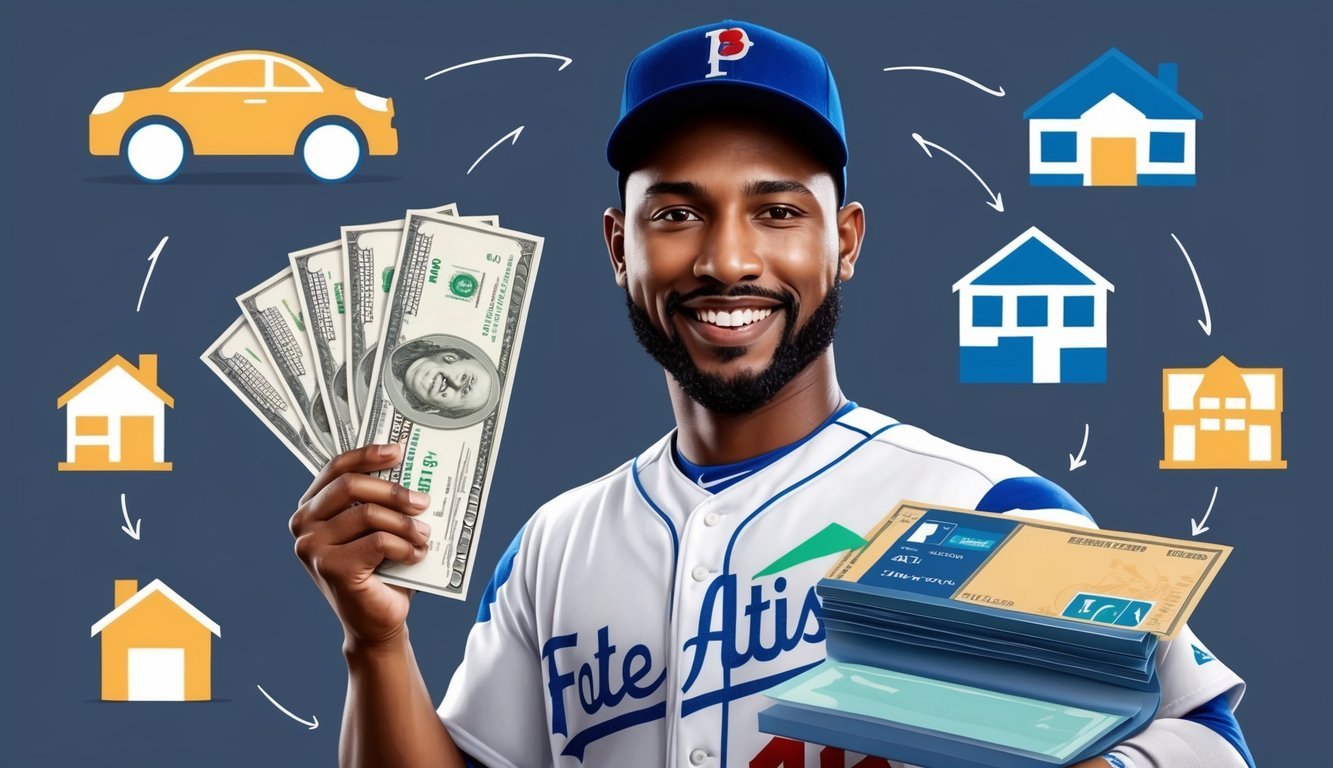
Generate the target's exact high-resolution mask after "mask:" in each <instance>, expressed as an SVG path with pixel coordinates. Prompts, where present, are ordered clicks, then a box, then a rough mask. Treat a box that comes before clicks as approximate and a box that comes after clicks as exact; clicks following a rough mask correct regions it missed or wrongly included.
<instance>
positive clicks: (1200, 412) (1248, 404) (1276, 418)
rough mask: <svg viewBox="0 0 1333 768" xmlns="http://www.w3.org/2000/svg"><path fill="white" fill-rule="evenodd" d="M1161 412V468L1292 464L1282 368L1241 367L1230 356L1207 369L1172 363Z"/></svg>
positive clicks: (1164, 379)
mask: <svg viewBox="0 0 1333 768" xmlns="http://www.w3.org/2000/svg"><path fill="white" fill-rule="evenodd" d="M1162 417H1163V430H1162V431H1163V441H1164V442H1165V454H1164V456H1165V458H1163V459H1162V461H1161V462H1160V464H1159V466H1160V467H1161V468H1162V469H1286V467H1287V462H1286V460H1284V459H1283V458H1282V369H1281V368H1241V367H1240V366H1237V365H1236V364H1235V363H1233V362H1231V361H1230V360H1228V359H1226V358H1225V357H1219V358H1217V359H1216V360H1214V361H1213V362H1212V364H1210V365H1209V366H1208V367H1207V368H1167V369H1166V370H1164V371H1162Z"/></svg>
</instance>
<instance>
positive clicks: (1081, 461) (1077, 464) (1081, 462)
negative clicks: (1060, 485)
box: [1069, 424, 1088, 472]
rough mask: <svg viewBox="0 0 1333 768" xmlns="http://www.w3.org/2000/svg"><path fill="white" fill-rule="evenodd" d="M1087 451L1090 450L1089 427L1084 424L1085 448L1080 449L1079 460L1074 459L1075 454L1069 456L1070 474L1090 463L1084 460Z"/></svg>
mask: <svg viewBox="0 0 1333 768" xmlns="http://www.w3.org/2000/svg"><path fill="white" fill-rule="evenodd" d="M1086 450H1088V425H1087V424H1084V425H1083V447H1082V448H1079V449H1078V458H1077V459H1076V458H1074V454H1072V453H1071V454H1069V471H1070V472H1073V471H1074V470H1076V469H1078V468H1079V467H1081V466H1083V465H1084V464H1087V463H1088V462H1087V461H1086V460H1084V458H1083V452H1084V451H1086Z"/></svg>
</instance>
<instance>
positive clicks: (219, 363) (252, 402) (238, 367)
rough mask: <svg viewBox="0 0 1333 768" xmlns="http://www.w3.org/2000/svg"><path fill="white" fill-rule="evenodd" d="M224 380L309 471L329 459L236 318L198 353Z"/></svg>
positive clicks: (242, 320)
mask: <svg viewBox="0 0 1333 768" xmlns="http://www.w3.org/2000/svg"><path fill="white" fill-rule="evenodd" d="M199 359H200V360H203V361H204V365H207V366H208V367H209V369H210V370H212V371H213V373H216V374H217V375H218V378H220V379H222V381H223V383H225V384H226V385H227V387H228V388H230V389H231V391H232V392H234V393H236V396H237V397H239V398H240V399H241V400H242V401H243V402H244V403H245V405H246V407H248V408H249V409H250V410H251V411H252V412H253V413H254V414H255V415H256V416H258V417H259V420H260V421H262V422H264V426H266V427H268V428H269V431H271V432H272V433H273V434H275V435H277V436H278V439H279V440H281V441H282V444H283V445H285V446H287V450H289V451H291V452H292V454H293V455H294V456H296V458H298V459H300V460H301V463H302V464H304V465H305V468H306V469H308V470H310V471H311V473H316V472H319V468H320V467H322V466H324V464H325V463H327V462H328V460H329V457H328V456H327V455H326V454H325V453H324V452H323V451H322V450H320V448H319V446H317V445H315V441H314V440H313V439H312V438H311V436H310V433H309V432H307V431H306V428H305V427H304V426H303V425H302V424H301V420H300V419H298V418H297V417H296V413H295V411H293V410H292V407H291V405H290V404H289V403H288V401H287V399H286V398H285V397H283V395H282V392H281V391H280V385H279V384H278V374H277V372H276V371H274V370H273V366H272V365H270V364H269V362H268V358H266V357H264V353H263V351H262V348H261V347H260V345H259V339H257V338H255V333H254V331H253V330H252V329H251V328H250V326H249V324H247V323H246V322H245V318H244V317H238V318H236V322H234V323H232V324H231V327H229V328H228V329H227V330H226V331H225V332H223V334H222V335H221V336H219V337H218V339H217V341H215V342H213V344H212V346H210V347H209V348H208V349H207V350H205V351H204V354H202V355H200V356H199Z"/></svg>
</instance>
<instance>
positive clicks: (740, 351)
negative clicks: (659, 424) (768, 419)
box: [625, 281, 842, 413]
mask: <svg viewBox="0 0 1333 768" xmlns="http://www.w3.org/2000/svg"><path fill="white" fill-rule="evenodd" d="M839 285H840V284H839V283H838V282H836V281H835V282H834V284H833V287H832V288H830V289H829V292H828V295H827V296H825V297H824V300H823V301H822V302H820V303H819V306H818V307H816V308H815V312H814V314H813V315H811V316H810V319H809V320H808V321H807V322H806V324H805V326H804V327H802V328H801V329H800V330H799V331H797V332H796V333H795V334H794V335H793V333H792V331H793V328H794V326H795V325H796V316H797V315H798V314H799V313H800V305H799V304H797V303H796V300H795V297H793V296H792V295H791V294H790V293H787V292H781V293H779V292H777V291H771V290H766V289H762V288H758V287H755V286H749V285H739V286H736V287H735V288H733V289H731V290H730V291H726V292H722V291H716V290H711V289H701V290H698V291H691V292H690V293H689V294H687V295H684V296H682V295H680V294H678V293H676V292H674V291H673V292H672V293H671V295H670V296H668V297H667V303H666V313H667V327H668V328H670V329H671V335H670V336H668V335H666V334H664V333H662V331H660V330H658V329H657V327H656V326H654V325H653V323H652V320H651V319H650V318H649V317H648V313H647V312H646V311H645V310H644V309H643V308H642V307H640V306H639V305H638V304H635V303H634V299H632V298H630V295H629V291H628V290H627V291H625V303H626V304H627V305H628V307H629V320H630V325H631V326H632V327H633V328H634V336H635V337H636V338H637V339H638V340H639V344H640V345H642V346H643V348H644V349H645V350H647V351H648V354H649V355H652V357H653V359H654V360H656V361H657V362H658V363H659V364H660V365H661V366H662V367H663V368H664V369H666V372H667V373H669V374H671V377H672V378H673V379H675V380H676V383H678V384H679V385H680V388H681V389H682V390H684V391H685V394H686V395H688V396H689V397H690V399H691V400H693V401H695V402H696V403H698V404H700V405H702V406H703V407H705V408H707V409H708V410H710V411H714V412H716V413H748V412H750V411H753V410H755V409H757V408H759V407H761V406H763V405H764V404H766V403H768V401H770V400H772V399H773V398H774V397H775V396H776V395H777V394H778V392H780V391H781V390H782V388H783V387H785V386H787V384H788V383H789V382H790V381H791V380H792V379H794V378H796V374H798V373H800V372H801V371H803V370H805V368H806V366H808V365H810V363H812V362H814V360H815V359H816V358H818V357H819V356H820V355H821V354H823V353H824V350H826V349H828V347H829V345H830V344H832V343H833V336H834V332H835V330H836V329H837V325H838V312H839V310H840V309H841V307H842V304H841V301H842V299H841V295H840V292H839V291H840V288H839ZM699 296H762V297H764V298H769V299H773V300H776V301H779V302H782V309H783V311H785V312H786V317H787V319H786V325H785V327H784V328H783V330H782V339H781V341H779V342H778V347H777V349H776V350H775V351H774V352H773V360H772V362H770V363H769V364H768V367H767V368H764V369H763V370H762V371H760V372H759V373H750V372H746V373H741V374H738V375H735V376H730V377H724V376H719V375H717V374H715V373H705V372H704V371H701V370H699V367H698V366H697V365H695V364H694V360H692V359H690V353H689V351H688V350H686V349H685V345H684V343H683V342H681V340H680V336H679V335H678V334H677V333H676V332H675V329H674V326H673V325H672V324H671V318H672V316H673V315H676V314H681V313H690V312H692V311H693V310H690V309H688V308H685V307H681V306H680V305H681V303H682V302H684V301H688V300H690V299H694V298H697V297H699ZM745 349H746V348H745V347H713V348H712V351H713V354H715V355H716V356H717V358H718V359H719V360H723V361H726V360H734V359H735V358H738V357H740V356H742V355H744V354H745Z"/></svg>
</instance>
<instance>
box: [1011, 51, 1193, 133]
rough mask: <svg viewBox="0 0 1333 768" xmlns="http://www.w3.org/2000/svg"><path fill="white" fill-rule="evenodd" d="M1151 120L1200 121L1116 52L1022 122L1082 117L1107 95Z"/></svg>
mask: <svg viewBox="0 0 1333 768" xmlns="http://www.w3.org/2000/svg"><path fill="white" fill-rule="evenodd" d="M1112 93H1114V94H1116V95H1118V96H1119V97H1120V98H1122V99H1124V100H1125V101H1127V102H1129V103H1130V104H1131V105H1133V107H1134V108H1135V109H1137V110H1138V111H1140V112H1142V113H1143V114H1144V116H1146V117H1149V118H1152V119H1173V120H1191V119H1193V120H1201V119H1203V113H1202V112H1200V111H1199V109H1198V107H1195V106H1194V105H1193V104H1191V103H1189V102H1188V101H1186V100H1185V99H1183V98H1181V96H1180V94H1179V93H1176V90H1175V87H1174V86H1173V85H1167V84H1165V83H1163V82H1162V81H1161V80H1159V79H1157V78H1156V77H1154V76H1153V75H1152V73H1150V72H1149V71H1148V70H1146V69H1144V68H1143V67H1140V66H1139V65H1138V64H1136V63H1135V62H1134V60H1133V59H1131V58H1129V57H1128V56H1126V55H1125V54H1123V53H1121V52H1120V51H1119V50H1118V49H1116V48H1112V49H1111V50H1109V51H1107V52H1106V53H1103V54H1102V55H1101V56H1099V57H1098V58H1097V60H1096V61H1094V62H1092V63H1091V64H1089V65H1088V66H1086V67H1084V68H1083V70H1082V71H1080V72H1079V73H1078V74H1077V75H1074V76H1073V77H1071V78H1069V79H1068V80H1066V81H1064V83H1062V84H1061V85H1060V87H1058V88H1056V89H1055V90H1053V91H1051V92H1050V93H1048V94H1046V96H1045V97H1043V98H1042V99H1041V101H1038V102H1037V103H1036V104H1033V105H1032V106H1030V107H1028V109H1027V111H1026V112H1024V113H1023V119H1025V120H1033V119H1038V120H1045V119H1074V118H1078V117H1082V116H1083V113H1084V112H1087V111H1088V110H1089V109H1091V108H1092V107H1094V106H1096V105H1097V104H1098V103H1100V102H1101V101H1102V99H1105V98H1106V97H1107V96H1109V95H1110V94H1112Z"/></svg>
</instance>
